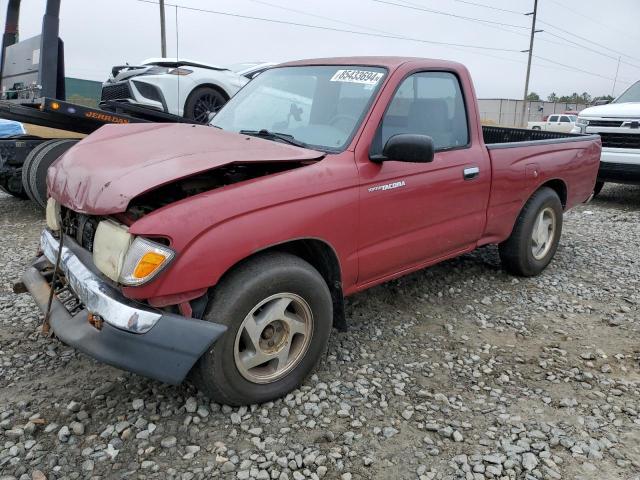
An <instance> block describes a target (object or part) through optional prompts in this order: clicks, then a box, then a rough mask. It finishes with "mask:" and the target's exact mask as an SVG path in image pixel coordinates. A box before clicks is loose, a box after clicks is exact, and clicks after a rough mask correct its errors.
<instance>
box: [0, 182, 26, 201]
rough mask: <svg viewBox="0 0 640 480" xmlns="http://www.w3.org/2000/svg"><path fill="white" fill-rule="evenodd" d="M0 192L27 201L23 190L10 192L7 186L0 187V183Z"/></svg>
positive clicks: (0, 185)
mask: <svg viewBox="0 0 640 480" xmlns="http://www.w3.org/2000/svg"><path fill="white" fill-rule="evenodd" d="M21 186H22V185H21ZM0 190H2V191H3V192H4V193H7V194H9V195H11V196H12V197H15V198H19V199H20V200H28V199H29V197H28V196H27V194H26V192H25V191H24V188H20V189H19V190H10V189H9V187H8V186H7V185H2V184H1V183H0Z"/></svg>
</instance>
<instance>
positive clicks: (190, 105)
mask: <svg viewBox="0 0 640 480" xmlns="http://www.w3.org/2000/svg"><path fill="white" fill-rule="evenodd" d="M225 103H227V98H226V97H225V96H224V95H223V94H222V93H221V92H219V91H218V90H216V89H215V88H211V87H200V88H196V89H195V90H194V91H193V92H191V94H190V95H189V98H188V99H187V103H186V104H185V107H184V116H185V118H188V119H189V120H194V121H196V122H198V123H209V115H210V114H211V113H215V112H217V111H218V110H220V108H222V106H223V105H224V104H225Z"/></svg>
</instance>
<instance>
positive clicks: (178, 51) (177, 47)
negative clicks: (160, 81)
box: [175, 5, 184, 114]
mask: <svg viewBox="0 0 640 480" xmlns="http://www.w3.org/2000/svg"><path fill="white" fill-rule="evenodd" d="M175 7H176V68H178V67H179V65H178V62H179V58H180V39H179V35H178V5H176V6H175ZM176 77H178V110H179V109H180V75H176ZM183 114H184V112H183Z"/></svg>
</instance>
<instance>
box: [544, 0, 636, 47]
mask: <svg viewBox="0 0 640 480" xmlns="http://www.w3.org/2000/svg"><path fill="white" fill-rule="evenodd" d="M549 1H550V2H551V3H555V4H556V5H557V6H559V7H560V8H564V9H565V10H567V11H569V12H571V13H573V14H574V15H577V16H579V17H582V18H586V19H587V20H591V21H592V22H593V23H595V24H597V25H600V26H601V27H605V28H608V29H610V30H612V31H614V32H618V33H622V34H623V35H626V36H628V37H629V38H634V39H635V40H636V41H637V40H638V37H634V36H632V35H629V32H625V31H624V30H620V29H618V28H615V27H612V26H611V25H608V24H606V23H603V22H602V21H600V20H598V19H596V18H593V17H590V16H588V15H585V14H584V13H582V12H579V11H578V10H574V9H573V8H569V7H567V6H566V5H563V4H562V3H560V2H557V1H555V0H549Z"/></svg>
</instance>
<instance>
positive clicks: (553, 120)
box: [549, 115, 558, 122]
mask: <svg viewBox="0 0 640 480" xmlns="http://www.w3.org/2000/svg"><path fill="white" fill-rule="evenodd" d="M557 121H558V116H557V115H551V116H550V117H549V122H557Z"/></svg>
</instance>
